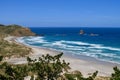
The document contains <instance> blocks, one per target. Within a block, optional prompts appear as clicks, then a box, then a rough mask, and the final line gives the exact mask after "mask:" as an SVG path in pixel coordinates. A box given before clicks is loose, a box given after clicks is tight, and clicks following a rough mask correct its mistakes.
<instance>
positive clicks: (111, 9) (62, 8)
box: [0, 0, 120, 27]
mask: <svg viewBox="0 0 120 80" xmlns="http://www.w3.org/2000/svg"><path fill="white" fill-rule="evenodd" d="M0 24H6V25H8V24H18V25H22V26H30V27H120V0H0Z"/></svg>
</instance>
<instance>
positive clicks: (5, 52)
mask: <svg viewBox="0 0 120 80" xmlns="http://www.w3.org/2000/svg"><path fill="white" fill-rule="evenodd" d="M35 35H36V34H35V33H33V32H32V31H31V30H30V29H29V28H24V27H22V26H19V25H2V24H0V56H3V57H22V56H25V55H28V54H29V53H30V52H31V48H28V47H26V46H24V45H20V44H16V43H15V42H14V41H13V42H12V43H10V42H8V41H6V40H5V39H4V38H5V37H7V36H17V37H22V36H35Z"/></svg>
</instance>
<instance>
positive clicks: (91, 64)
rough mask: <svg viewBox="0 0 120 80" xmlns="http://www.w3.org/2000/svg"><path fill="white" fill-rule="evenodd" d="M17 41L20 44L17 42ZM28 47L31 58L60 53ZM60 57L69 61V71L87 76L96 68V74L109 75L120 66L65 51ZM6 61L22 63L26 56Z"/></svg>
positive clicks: (9, 39) (8, 39)
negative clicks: (30, 49)
mask: <svg viewBox="0 0 120 80" xmlns="http://www.w3.org/2000/svg"><path fill="white" fill-rule="evenodd" d="M13 39H15V38H13V37H8V38H5V40H7V41H11V40H12V41H15V40H13ZM17 43H18V44H21V43H19V42H17ZM21 45H23V44H21ZM26 46H28V45H26ZM28 47H30V48H32V53H31V54H29V55H28V56H29V57H31V58H32V59H35V58H39V57H40V56H41V55H46V54H50V55H56V54H59V53H60V51H56V50H52V49H46V48H39V47H34V46H28ZM62 59H64V60H65V61H66V62H69V63H70V67H71V70H70V71H73V70H79V71H81V72H82V74H83V76H88V75H89V74H90V73H93V72H95V71H96V70H97V71H98V72H99V73H98V76H110V75H111V73H112V72H113V67H114V66H118V67H120V65H119V64H116V63H110V62H105V61H99V60H97V59H94V58H91V57H86V56H79V57H76V56H74V55H72V54H69V55H68V54H67V53H65V54H63V57H62ZM6 61H7V62H9V63H12V64H23V63H26V62H27V61H26V57H21V58H11V59H7V60H6Z"/></svg>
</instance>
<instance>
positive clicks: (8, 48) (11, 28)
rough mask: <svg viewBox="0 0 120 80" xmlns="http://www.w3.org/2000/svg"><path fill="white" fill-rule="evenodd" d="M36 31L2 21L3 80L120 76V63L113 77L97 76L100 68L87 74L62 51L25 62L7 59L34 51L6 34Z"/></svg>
mask: <svg viewBox="0 0 120 80" xmlns="http://www.w3.org/2000/svg"><path fill="white" fill-rule="evenodd" d="M82 33H83V32H82V31H81V34H82ZM35 35H36V34H35V33H33V32H32V31H31V30H30V29H29V28H24V27H22V26H19V25H3V24H0V80H24V78H25V77H28V76H29V77H30V80H120V69H118V68H117V67H114V68H113V70H114V73H112V74H111V77H103V76H102V77H101V76H97V74H98V73H99V72H98V71H96V72H94V73H93V74H91V75H90V76H89V77H84V76H83V75H82V73H81V72H80V71H72V72H71V71H70V66H69V63H66V62H65V60H61V57H62V55H63V53H61V54H58V55H55V56H51V55H49V54H47V55H42V56H41V57H39V59H34V60H32V59H31V58H29V57H27V61H28V62H27V63H26V64H17V65H13V64H9V63H7V62H4V58H13V57H23V56H25V55H28V54H29V53H32V49H31V48H29V47H26V46H24V45H21V44H18V43H16V42H15V41H12V42H9V41H7V40H5V37H8V36H16V37H22V36H35ZM2 60H3V61H2Z"/></svg>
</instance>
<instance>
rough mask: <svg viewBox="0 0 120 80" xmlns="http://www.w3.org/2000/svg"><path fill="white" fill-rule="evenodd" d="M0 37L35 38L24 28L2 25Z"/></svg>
mask: <svg viewBox="0 0 120 80" xmlns="http://www.w3.org/2000/svg"><path fill="white" fill-rule="evenodd" d="M0 35H6V36H8V35H10V36H18V37H21V36H35V35H36V34H35V33H33V32H32V31H31V30H30V29H29V28H24V27H22V26H19V25H2V24H0Z"/></svg>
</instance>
